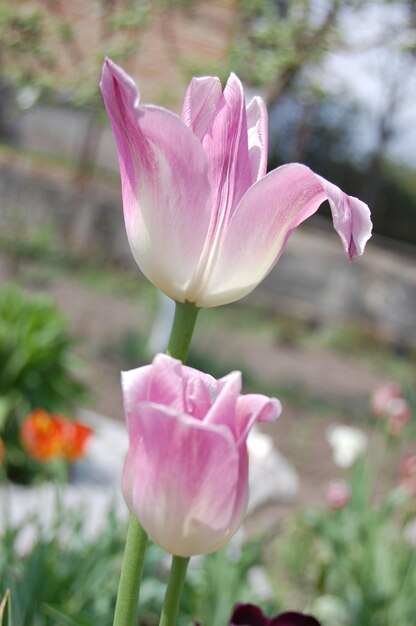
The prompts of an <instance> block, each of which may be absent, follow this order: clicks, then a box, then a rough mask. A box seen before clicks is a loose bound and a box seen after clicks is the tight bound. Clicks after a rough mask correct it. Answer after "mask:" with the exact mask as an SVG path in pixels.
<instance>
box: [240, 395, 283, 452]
mask: <svg viewBox="0 0 416 626" xmlns="http://www.w3.org/2000/svg"><path fill="white" fill-rule="evenodd" d="M281 412H282V405H281V403H280V400H277V398H268V397H267V396H263V395H261V394H255V393H252V394H246V395H244V396H240V397H239V398H238V400H237V412H236V432H237V441H238V442H239V443H240V442H241V441H245V440H246V439H247V437H248V434H249V432H250V430H251V428H252V427H253V426H254V424H255V423H256V422H272V421H274V420H275V419H277V418H278V417H279V416H280V414H281Z"/></svg>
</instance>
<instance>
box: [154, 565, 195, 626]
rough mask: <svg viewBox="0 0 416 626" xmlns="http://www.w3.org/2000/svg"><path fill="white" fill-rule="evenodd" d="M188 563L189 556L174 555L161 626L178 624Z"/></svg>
mask: <svg viewBox="0 0 416 626" xmlns="http://www.w3.org/2000/svg"><path fill="white" fill-rule="evenodd" d="M188 563H189V558H184V557H182V556H172V567H171V570H170V575H169V582H168V587H167V589H166V594H165V600H164V603H163V609H162V614H161V616H160V622H159V626H176V621H177V619H178V613H179V604H180V600H181V596H182V589H183V584H184V582H185V575H186V568H187V567H188Z"/></svg>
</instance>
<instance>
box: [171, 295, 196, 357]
mask: <svg viewBox="0 0 416 626" xmlns="http://www.w3.org/2000/svg"><path fill="white" fill-rule="evenodd" d="M198 313H199V309H198V307H197V306H195V304H193V303H192V302H176V307H175V317H174V318H173V325H172V331H171V333H170V339H169V345H168V349H167V353H168V354H169V355H170V356H171V357H174V358H175V359H180V360H181V361H182V363H185V361H186V357H187V355H188V350H189V345H190V343H191V339H192V334H193V332H194V328H195V323H196V318H197V317H198Z"/></svg>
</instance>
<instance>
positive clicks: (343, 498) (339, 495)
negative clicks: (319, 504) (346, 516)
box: [325, 480, 351, 509]
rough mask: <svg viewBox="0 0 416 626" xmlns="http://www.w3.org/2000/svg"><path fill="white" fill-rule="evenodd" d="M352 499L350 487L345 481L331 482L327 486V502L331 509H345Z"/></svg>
mask: <svg viewBox="0 0 416 626" xmlns="http://www.w3.org/2000/svg"><path fill="white" fill-rule="evenodd" d="M350 499H351V491H350V487H349V485H348V483H347V482H345V480H331V482H330V483H329V484H328V485H327V488H326V492H325V500H326V503H327V505H328V506H329V508H331V509H343V508H345V507H346V506H347V505H348V504H349V502H350Z"/></svg>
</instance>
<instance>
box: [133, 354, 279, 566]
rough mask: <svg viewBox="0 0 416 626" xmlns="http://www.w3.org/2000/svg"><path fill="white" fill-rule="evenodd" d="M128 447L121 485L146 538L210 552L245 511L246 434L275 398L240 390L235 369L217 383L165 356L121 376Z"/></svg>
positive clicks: (174, 548)
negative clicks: (248, 393) (144, 531)
mask: <svg viewBox="0 0 416 626" xmlns="http://www.w3.org/2000/svg"><path fill="white" fill-rule="evenodd" d="M122 386H123V396H124V408H125V415H126V421H127V428H128V434H129V450H128V454H127V459H126V464H125V468H124V474H123V481H122V490H123V495H124V497H125V499H126V502H127V504H128V506H129V507H130V509H131V510H132V511H133V512H134V513H135V514H136V515H137V517H138V519H139V520H140V522H141V524H142V525H143V527H144V529H145V530H146V532H147V533H148V534H149V535H150V537H151V538H152V539H153V540H154V541H155V542H156V543H158V544H159V545H161V546H162V547H163V548H165V549H166V550H167V551H168V552H170V553H172V554H176V555H179V556H191V555H194V554H204V553H207V552H212V551H214V550H216V549H218V548H219V547H220V546H222V545H223V544H224V543H225V542H226V541H227V540H228V539H229V538H230V536H231V535H232V534H233V533H234V532H235V530H236V529H237V528H238V526H239V524H240V522H241V520H242V517H243V515H244V513H245V510H246V505H247V496H248V481H247V478H248V476H247V474H248V460H247V448H246V439H247V436H248V433H249V431H250V428H251V427H252V426H253V424H254V422H256V421H264V420H266V421H269V420H273V419H275V418H276V417H278V415H279V414H280V411H281V406H280V402H279V401H278V400H276V399H270V398H266V397H265V396H261V395H254V394H252V395H244V396H243V395H240V391H241V374H240V372H232V373H231V374H228V375H227V376H225V377H224V378H221V379H220V380H218V381H217V380H215V379H214V378H212V376H209V375H208V374H203V373H202V372H199V371H198V370H195V369H193V368H191V367H187V366H184V365H182V363H181V362H180V361H177V360H176V359H173V358H171V357H169V356H167V355H163V354H159V355H157V356H156V357H155V359H154V361H153V363H152V365H147V366H145V367H139V368H138V369H134V370H130V371H129V372H124V373H123V375H122Z"/></svg>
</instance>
